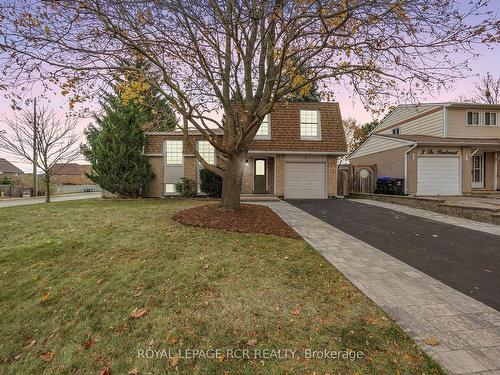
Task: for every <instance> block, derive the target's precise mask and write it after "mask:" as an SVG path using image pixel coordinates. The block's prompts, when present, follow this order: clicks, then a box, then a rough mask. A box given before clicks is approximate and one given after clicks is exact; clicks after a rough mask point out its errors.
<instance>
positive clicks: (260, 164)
mask: <svg viewBox="0 0 500 375" xmlns="http://www.w3.org/2000/svg"><path fill="white" fill-rule="evenodd" d="M255 175H256V176H265V175H266V162H265V160H262V159H258V160H255Z"/></svg>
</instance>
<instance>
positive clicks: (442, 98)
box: [0, 47, 500, 172]
mask: <svg viewBox="0 0 500 375" xmlns="http://www.w3.org/2000/svg"><path fill="white" fill-rule="evenodd" d="M477 53H479V54H480V57H479V58H478V59H476V60H473V61H470V64H469V66H470V68H471V69H472V71H471V72H470V73H469V75H468V78H466V79H462V80H459V81H457V82H455V83H454V84H453V85H452V86H451V88H449V89H448V90H446V91H442V92H437V91H436V92H432V93H428V94H427V95H426V96H424V97H420V98H419V101H420V102H446V101H453V100H456V99H457V98H458V97H459V96H461V95H464V96H470V95H471V94H472V92H473V87H474V82H475V81H476V80H477V79H478V78H477V76H478V75H483V74H485V73H486V72H491V73H492V74H493V75H494V76H499V75H500V49H499V48H496V49H488V48H486V47H481V48H479V49H477ZM335 96H336V99H337V101H338V102H339V103H340V109H341V112H342V117H344V118H347V117H353V118H354V119H356V120H357V121H358V122H359V123H364V122H368V121H371V120H373V119H374V117H373V116H372V115H371V114H370V113H369V112H367V111H366V110H365V109H364V108H363V106H362V105H361V103H360V101H359V99H358V98H356V97H354V98H353V97H352V91H351V90H350V89H349V88H343V87H340V88H338V89H337V90H335ZM51 101H52V104H51V106H52V108H54V109H55V110H56V111H57V112H58V113H60V114H61V115H64V113H65V111H66V109H67V99H66V98H64V97H62V96H61V97H55V98H53V99H52V100H51ZM390 104H398V103H390ZM0 116H1V118H5V117H13V116H14V111H13V110H12V109H11V108H10V102H9V101H8V100H6V99H4V98H3V97H0ZM379 117H380V116H379ZM90 122H91V119H81V120H80V121H79V124H80V126H79V130H78V131H79V132H80V134H81V137H82V141H83V134H82V131H83V129H84V128H85V127H86V126H87V125H88V124H89V123H90ZM1 129H5V125H4V124H3V123H0V130H1ZM0 157H5V158H7V159H9V160H10V161H12V162H13V163H14V164H15V165H17V166H18V167H19V168H21V169H23V170H24V171H26V172H29V171H30V170H31V167H30V165H29V164H27V163H25V162H23V161H22V160H21V159H18V158H14V157H11V156H9V155H7V154H5V153H4V152H3V151H2V150H0ZM77 162H80V163H85V161H84V159H83V158H82V159H80V160H78V161H77Z"/></svg>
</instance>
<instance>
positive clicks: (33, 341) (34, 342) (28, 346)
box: [26, 340, 36, 348]
mask: <svg viewBox="0 0 500 375" xmlns="http://www.w3.org/2000/svg"><path fill="white" fill-rule="evenodd" d="M35 344H36V340H31V342H30V343H29V344H28V345H26V348H31V347H32V346H33V345H35Z"/></svg>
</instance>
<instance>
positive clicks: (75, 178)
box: [52, 163, 94, 185]
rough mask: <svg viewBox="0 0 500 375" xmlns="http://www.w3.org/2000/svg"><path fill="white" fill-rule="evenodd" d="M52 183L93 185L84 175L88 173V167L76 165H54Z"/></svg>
mask: <svg viewBox="0 0 500 375" xmlns="http://www.w3.org/2000/svg"><path fill="white" fill-rule="evenodd" d="M52 169H53V171H54V174H53V175H52V183H53V184H56V185H93V184H94V182H93V181H91V180H90V179H89V178H88V177H87V176H86V175H85V173H90V165H83V164H77V163H68V164H54V166H53V168H52Z"/></svg>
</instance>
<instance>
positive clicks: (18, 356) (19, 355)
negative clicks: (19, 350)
mask: <svg viewBox="0 0 500 375" xmlns="http://www.w3.org/2000/svg"><path fill="white" fill-rule="evenodd" d="M21 356H22V354H18V355H16V356H15V357H14V361H17V360H18V359H19V358H21Z"/></svg>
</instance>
